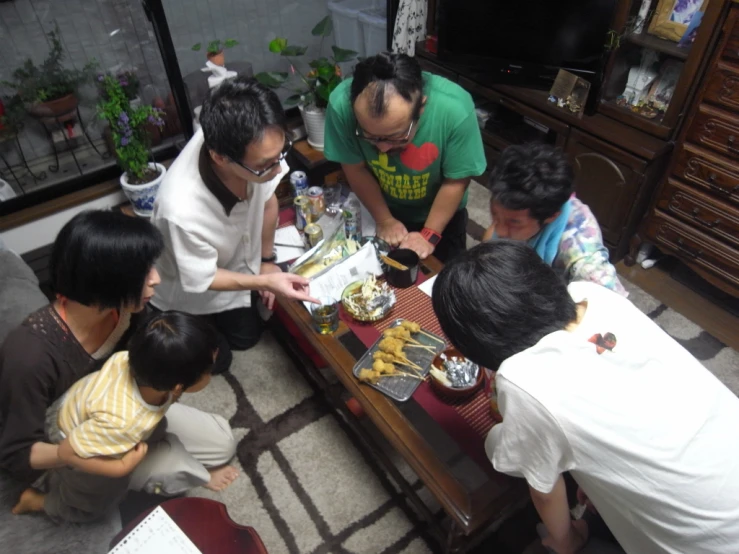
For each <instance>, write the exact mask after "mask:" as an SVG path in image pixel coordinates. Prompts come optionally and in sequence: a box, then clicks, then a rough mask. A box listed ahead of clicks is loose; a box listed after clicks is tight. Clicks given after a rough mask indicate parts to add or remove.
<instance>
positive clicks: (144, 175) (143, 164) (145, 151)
mask: <svg viewBox="0 0 739 554" xmlns="http://www.w3.org/2000/svg"><path fill="white" fill-rule="evenodd" d="M127 82H128V81H125V80H124V81H123V83H127ZM98 83H99V85H100V103H99V104H98V112H99V115H100V118H101V119H104V120H105V121H107V122H108V125H110V131H111V134H112V137H113V145H114V147H115V155H116V158H117V160H118V165H119V166H120V167H121V169H122V170H123V171H124V172H125V173H127V174H128V180H129V182H130V183H131V184H134V185H137V184H143V183H148V182H150V181H153V180H154V179H155V178H156V177H157V175H158V174H159V172H158V171H157V170H153V169H151V168H150V167H149V159H150V158H151V150H150V147H151V136H150V130H151V128H152V126H156V127H161V126H163V125H164V121H163V120H162V117H161V114H162V110H160V109H159V108H155V107H153V106H146V105H138V106H136V107H134V106H132V105H131V98H129V96H128V95H127V94H126V89H125V87H124V85H123V84H122V82H121V76H115V77H114V76H112V75H99V76H98Z"/></svg>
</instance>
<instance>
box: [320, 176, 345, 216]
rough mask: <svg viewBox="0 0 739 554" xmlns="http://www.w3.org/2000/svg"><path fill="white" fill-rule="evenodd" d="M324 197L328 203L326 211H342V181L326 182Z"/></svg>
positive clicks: (332, 212) (331, 212)
mask: <svg viewBox="0 0 739 554" xmlns="http://www.w3.org/2000/svg"><path fill="white" fill-rule="evenodd" d="M323 199H324V201H325V203H326V212H327V213H329V214H332V215H334V214H337V213H339V212H340V211H341V183H325V184H324V185H323Z"/></svg>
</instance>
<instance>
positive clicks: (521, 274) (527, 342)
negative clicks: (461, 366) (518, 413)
mask: <svg viewBox="0 0 739 554" xmlns="http://www.w3.org/2000/svg"><path fill="white" fill-rule="evenodd" d="M432 302H433V306H434V312H436V317H437V318H438V319H439V323H440V324H441V328H442V329H443V330H444V333H446V336H447V337H449V340H450V341H451V342H452V344H453V345H454V346H455V347H457V348H458V349H459V351H460V352H461V353H462V355H464V356H465V357H466V358H468V359H470V360H472V361H474V362H475V363H477V364H480V365H482V366H484V367H488V368H490V369H493V370H497V368H498V366H499V365H500V364H501V362H503V361H504V360H506V359H508V358H510V357H511V356H513V355H514V354H518V353H519V352H522V351H523V350H526V349H527V348H530V347H531V346H534V345H535V344H536V343H537V342H539V341H540V340H541V339H542V338H543V337H544V336H546V335H548V334H549V333H553V332H554V331H559V330H562V329H564V328H565V327H566V326H567V325H568V324H569V323H571V322H573V321H575V319H576V317H577V308H576V305H575V302H574V301H573V300H572V298H571V297H570V295H569V293H568V291H567V287H566V285H565V284H564V282H563V281H562V280H561V279H560V278H559V277H558V276H557V274H556V273H555V272H554V270H552V268H551V267H549V266H548V265H547V264H546V263H544V261H542V259H541V258H540V257H539V255H538V254H537V253H536V252H535V251H534V250H533V249H532V248H531V247H529V246H528V245H527V244H526V243H524V242H520V241H514V240H504V239H499V240H494V241H491V242H486V243H482V244H479V245H477V246H475V247H474V248H472V249H470V250H468V251H467V252H462V253H460V254H459V255H457V256H456V257H455V258H454V259H453V260H452V261H451V262H449V264H447V265H446V267H444V269H443V270H442V271H441V273H439V276H438V278H437V279H436V282H435V283H434V290H433V295H432Z"/></svg>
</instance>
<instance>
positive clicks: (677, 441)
mask: <svg viewBox="0 0 739 554" xmlns="http://www.w3.org/2000/svg"><path fill="white" fill-rule="evenodd" d="M432 298H433V305H434V310H435V312H436V315H437V317H438V318H439V322H440V323H441V327H442V329H443V330H444V332H445V333H446V335H447V336H448V337H449V339H450V340H451V342H452V344H453V345H454V346H456V347H457V348H458V349H459V350H460V352H461V353H462V354H463V355H464V356H466V357H468V358H469V359H471V360H473V361H474V362H476V363H478V364H480V365H482V366H485V367H489V368H497V374H496V377H495V384H496V386H497V391H498V402H499V406H500V410H501V414H502V416H503V422H502V423H501V424H499V425H496V426H495V427H493V429H492V430H491V431H490V433H489V435H488V437H487V439H486V441H485V449H486V452H487V453H488V456H489V458H490V459H491V461H492V464H493V466H494V467H495V469H496V470H498V471H501V472H503V473H507V474H510V475H514V476H519V477H523V478H524V479H526V481H527V482H528V485H529V488H530V492H531V498H532V500H533V502H534V505H535V507H536V509H537V511H538V513H539V515H540V517H541V519H542V521H543V523H544V525H545V526H546V529H547V532H548V537H547V538H546V539H545V541H544V544H545V545H546V546H548V547H549V548H551V549H552V550H554V551H555V552H557V553H558V554H565V553H571V552H578V551H580V550H581V549H582V548H583V547H584V545H585V544H586V542H587V540H588V533H589V529H588V524H587V523H586V521H585V520H584V519H581V520H578V521H574V522H573V521H571V519H570V514H569V511H568V504H567V496H566V491H565V484H564V480H563V477H562V474H563V473H564V472H570V474H571V475H572V477H573V478H574V479H575V481H576V482H577V484H578V485H579V487H580V488H581V491H580V494H579V496H580V497H581V498H582V497H583V496H585V497H587V498H588V499H589V502H590V503H591V504H592V506H593V508H594V509H595V510H597V513H598V514H599V515H600V516H601V517H602V519H603V521H604V522H605V524H606V525H607V526H608V528H609V529H610V531H611V532H612V533H613V535H614V536H615V538H616V540H617V541H618V543H619V544H620V545H621V548H623V549H624V550H625V551H626V552H628V553H634V554H660V553H672V554H686V553H716V554H718V553H721V554H724V553H728V552H737V551H738V550H739V424H738V423H737V422H739V399H737V397H736V396H735V395H734V394H733V393H732V392H731V391H730V390H729V389H727V388H726V387H725V386H724V385H723V384H722V383H721V382H719V380H718V379H716V377H714V376H713V375H712V374H711V373H709V372H708V371H707V370H706V369H705V368H704V367H703V366H702V365H701V364H700V363H699V362H698V361H697V360H696V359H695V358H694V357H693V356H691V355H690V353H688V352H687V351H686V350H685V349H684V348H683V347H682V346H680V345H679V344H678V343H677V342H676V341H675V340H673V339H672V338H671V337H670V336H669V335H667V334H666V333H665V332H664V331H662V329H660V328H659V327H658V326H657V325H656V324H655V323H654V322H653V321H651V320H650V319H649V318H648V317H647V316H646V315H644V314H643V313H641V312H640V311H639V310H638V309H637V308H636V307H635V306H634V305H633V304H631V302H629V301H628V300H626V299H625V298H623V297H621V296H620V295H618V294H616V293H614V292H612V291H610V290H608V289H606V288H604V287H601V286H599V285H597V284H594V283H587V282H574V283H571V284H570V285H569V286H566V285H565V284H564V283H562V281H561V280H560V279H559V278H558V277H557V275H556V274H555V272H554V271H553V270H552V269H551V268H550V267H549V266H547V265H546V264H545V263H544V262H543V261H542V260H541V258H540V257H539V256H538V255H537V254H536V252H535V251H534V250H533V249H531V248H530V247H529V246H527V245H526V244H523V243H520V242H516V241H510V240H497V241H493V242H490V243H484V244H480V245H479V246H476V247H475V248H473V249H471V250H470V251H468V252H465V253H462V254H460V255H459V256H458V257H457V258H455V259H454V260H452V261H451V263H449V264H448V265H447V266H446V267H445V268H444V269H443V271H442V272H441V273H440V274H439V276H438V278H437V280H436V283H435V284H434V289H433V297H432Z"/></svg>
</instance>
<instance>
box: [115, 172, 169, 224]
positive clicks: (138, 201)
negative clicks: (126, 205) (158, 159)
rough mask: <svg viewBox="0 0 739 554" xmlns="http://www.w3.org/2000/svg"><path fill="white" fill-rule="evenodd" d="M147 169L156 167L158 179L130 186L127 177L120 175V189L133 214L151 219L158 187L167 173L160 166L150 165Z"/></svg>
mask: <svg viewBox="0 0 739 554" xmlns="http://www.w3.org/2000/svg"><path fill="white" fill-rule="evenodd" d="M149 167H150V168H152V169H154V168H155V167H156V168H157V169H158V170H159V177H157V178H156V179H154V180H153V181H150V182H148V183H144V184H143V185H130V184H129V183H128V175H127V174H126V173H124V174H123V175H121V188H123V192H124V193H126V197H127V198H128V200H129V201H130V202H131V206H133V211H134V213H135V214H136V215H138V216H140V217H151V213H152V212H153V211H154V200H156V198H157V192H158V191H159V185H160V184H161V182H162V180H163V179H164V174H165V173H166V172H167V170H166V169H165V167H164V166H163V165H162V164H153V163H150V164H149Z"/></svg>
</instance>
